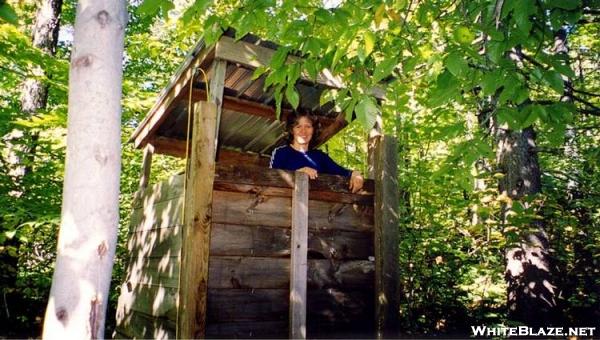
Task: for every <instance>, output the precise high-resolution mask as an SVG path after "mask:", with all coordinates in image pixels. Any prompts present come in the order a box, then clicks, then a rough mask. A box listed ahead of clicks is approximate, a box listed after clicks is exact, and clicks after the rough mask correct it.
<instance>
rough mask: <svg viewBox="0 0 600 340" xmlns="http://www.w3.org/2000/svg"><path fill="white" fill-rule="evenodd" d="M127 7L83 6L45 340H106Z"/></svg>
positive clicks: (102, 2)
mask: <svg viewBox="0 0 600 340" xmlns="http://www.w3.org/2000/svg"><path fill="white" fill-rule="evenodd" d="M126 21H127V19H126V11H125V2H124V1H117V0H95V1H92V0H83V1H80V2H79V4H78V6H77V16H76V20H75V33H74V44H73V51H72V56H71V67H70V73H69V115H68V123H67V128H68V131H67V155H66V166H65V181H64V193H63V205H62V212H61V225H60V232H59V238H58V249H57V259H56V267H55V271H54V276H53V280H52V289H51V291H50V298H49V300H48V307H47V310H46V317H45V321H44V332H43V337H44V338H45V339H51V338H56V339H90V338H92V339H96V338H103V337H104V320H105V314H106V306H107V302H108V290H109V286H110V278H111V272H112V265H113V258H114V253H115V245H116V237H117V225H118V208H119V207H118V203H119V173H120V166H121V165H120V158H121V152H120V145H121V137H120V120H121V104H120V101H121V85H122V58H123V36H124V31H125V25H126Z"/></svg>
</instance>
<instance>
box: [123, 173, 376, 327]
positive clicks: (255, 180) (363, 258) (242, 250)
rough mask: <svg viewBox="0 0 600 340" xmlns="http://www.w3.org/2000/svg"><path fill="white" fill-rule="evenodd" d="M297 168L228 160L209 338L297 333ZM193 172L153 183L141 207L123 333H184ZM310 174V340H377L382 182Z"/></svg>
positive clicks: (220, 181) (133, 234) (214, 246)
mask: <svg viewBox="0 0 600 340" xmlns="http://www.w3.org/2000/svg"><path fill="white" fill-rule="evenodd" d="M292 185H293V173H290V172H286V171H280V170H271V169H265V168H260V169H258V168H250V167H242V166H230V165H218V166H217V170H216V176H215V184H214V191H213V207H212V227H211V236H210V258H209V275H208V301H207V329H206V336H207V337H209V338H287V336H288V316H289V313H288V311H289V280H290V237H291V230H290V226H291V193H292ZM182 186H183V176H181V175H179V176H174V177H172V178H171V179H170V180H168V181H165V182H163V183H160V184H157V185H154V186H152V187H150V188H148V189H147V190H146V192H145V193H144V195H142V196H141V199H140V200H139V202H138V205H137V206H136V207H135V208H134V211H133V215H132V226H131V230H130V238H129V243H128V247H129V252H130V256H131V257H130V262H129V265H128V270H127V276H126V278H125V282H124V284H123V285H122V287H121V296H120V298H119V305H118V310H117V333H116V336H118V337H131V338H134V337H136V338H140V337H142V338H174V337H175V324H176V318H177V306H178V305H177V296H178V287H179V260H180V257H179V254H180V250H181V210H182V204H183V203H182V202H183V196H182V194H183V193H182V191H183V190H182ZM346 186H347V183H346V181H345V180H343V179H342V178H339V177H335V176H326V175H322V176H320V177H319V179H318V180H316V181H310V187H311V190H310V194H309V220H308V228H309V235H308V258H309V260H308V275H307V278H308V293H307V336H308V337H313V338H314V337H372V334H373V333H372V332H373V329H374V268H375V267H374V262H373V260H374V257H373V256H374V249H373V192H372V190H373V189H372V188H373V183H372V182H371V181H367V183H366V185H365V188H366V189H367V190H369V191H370V192H366V193H363V194H361V195H355V194H350V193H348V191H347V189H346Z"/></svg>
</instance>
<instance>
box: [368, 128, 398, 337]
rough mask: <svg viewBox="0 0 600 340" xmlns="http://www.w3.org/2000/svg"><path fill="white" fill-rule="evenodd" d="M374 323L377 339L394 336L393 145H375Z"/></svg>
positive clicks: (387, 141)
mask: <svg viewBox="0 0 600 340" xmlns="http://www.w3.org/2000/svg"><path fill="white" fill-rule="evenodd" d="M374 165H375V169H374V172H375V238H374V240H375V291H376V299H375V301H376V304H375V320H376V331H377V337H378V338H393V337H397V336H398V331H399V320H398V308H399V300H398V297H399V286H398V223H399V215H398V204H399V198H398V177H397V152H396V142H395V140H394V139H393V138H392V137H391V136H383V137H381V138H378V139H377V140H376V141H375V164H374Z"/></svg>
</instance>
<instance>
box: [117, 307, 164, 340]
mask: <svg viewBox="0 0 600 340" xmlns="http://www.w3.org/2000/svg"><path fill="white" fill-rule="evenodd" d="M116 333H117V334H115V336H114V338H115V339H175V322H173V321H171V320H169V319H166V318H161V317H154V316H150V315H146V314H144V313H141V312H135V311H131V312H130V313H129V314H128V315H127V316H126V317H125V318H124V319H122V320H120V322H119V323H118V325H117V329H116Z"/></svg>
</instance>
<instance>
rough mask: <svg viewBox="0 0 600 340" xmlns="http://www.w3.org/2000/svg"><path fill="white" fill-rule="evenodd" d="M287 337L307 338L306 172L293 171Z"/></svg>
mask: <svg viewBox="0 0 600 340" xmlns="http://www.w3.org/2000/svg"><path fill="white" fill-rule="evenodd" d="M290 245H291V255H290V257H291V264H290V270H291V273H290V339H306V289H307V288H306V286H307V281H306V280H307V270H308V175H307V174H305V173H303V172H299V171H296V173H295V180H294V192H293V193H292V240H291V243H290Z"/></svg>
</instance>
